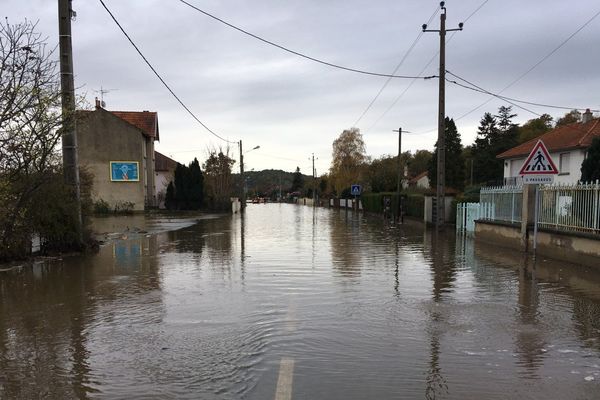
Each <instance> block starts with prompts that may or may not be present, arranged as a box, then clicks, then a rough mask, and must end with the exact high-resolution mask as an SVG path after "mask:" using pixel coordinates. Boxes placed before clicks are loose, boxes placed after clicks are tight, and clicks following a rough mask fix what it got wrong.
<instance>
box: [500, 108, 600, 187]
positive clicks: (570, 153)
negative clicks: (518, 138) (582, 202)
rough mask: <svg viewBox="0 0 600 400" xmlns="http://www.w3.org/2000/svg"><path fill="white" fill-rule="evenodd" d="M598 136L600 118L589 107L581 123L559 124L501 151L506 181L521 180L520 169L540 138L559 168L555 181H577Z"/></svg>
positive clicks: (599, 134)
mask: <svg viewBox="0 0 600 400" xmlns="http://www.w3.org/2000/svg"><path fill="white" fill-rule="evenodd" d="M596 136H600V119H598V118H594V117H593V115H592V113H591V111H590V110H589V109H588V110H586V112H585V113H584V114H583V115H582V120H581V122H577V123H573V124H569V125H564V126H560V127H558V128H555V129H553V130H551V131H549V132H547V133H545V134H543V135H542V136H540V137H537V138H535V139H532V140H530V141H528V142H525V143H522V144H520V145H518V146H516V147H513V148H512V149H509V150H506V151H505V152H503V153H501V154H498V156H497V157H498V158H500V159H502V160H504V183H505V184H507V185H511V184H516V183H519V181H520V177H519V171H520V170H521V167H522V166H523V163H524V162H525V159H526V158H527V156H528V155H529V153H530V152H531V150H532V149H533V147H534V146H535V144H536V143H537V142H538V140H541V141H543V142H544V144H545V145H546V148H547V149H548V152H549V153H550V157H552V159H553V160H554V163H555V164H556V167H557V168H558V171H559V174H558V176H556V178H555V180H554V182H555V183H559V184H574V183H577V182H578V181H579V179H580V178H581V164H582V163H583V160H585V158H586V155H587V149H588V148H589V147H590V146H591V144H592V139H593V138H594V137H596Z"/></svg>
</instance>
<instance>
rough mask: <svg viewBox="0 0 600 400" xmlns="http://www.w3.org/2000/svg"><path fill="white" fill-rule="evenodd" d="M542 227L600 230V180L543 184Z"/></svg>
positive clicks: (583, 230) (540, 219) (569, 229)
mask: <svg viewBox="0 0 600 400" xmlns="http://www.w3.org/2000/svg"><path fill="white" fill-rule="evenodd" d="M539 190H540V200H539V201H540V203H539V204H540V214H539V218H538V224H539V226H540V227H545V228H553V229H558V230H565V231H576V232H590V233H600V215H598V214H599V212H600V182H598V181H596V182H595V183H587V184H581V183H579V184H573V185H552V186H546V185H541V186H540V189H539Z"/></svg>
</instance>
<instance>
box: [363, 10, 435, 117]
mask: <svg viewBox="0 0 600 400" xmlns="http://www.w3.org/2000/svg"><path fill="white" fill-rule="evenodd" d="M438 12H439V8H438V7H436V8H435V10H434V12H433V14H431V17H429V20H428V21H427V24H430V23H431V21H433V19H434V18H435V16H436V15H437V13H438ZM423 33H424V32H423V31H422V30H421V31H420V32H419V34H418V35H417V37H416V39H415V40H414V41H413V42H412V44H411V45H410V47H409V48H408V50H407V51H406V53H405V54H404V57H402V59H401V60H400V62H399V63H398V65H396V68H394V71H393V72H392V75H394V74H395V73H396V72H397V71H398V69H400V67H401V66H402V64H404V61H406V59H407V58H408V56H409V55H410V53H411V52H412V51H413V50H414V48H415V46H416V45H417V43H418V42H419V40H420V39H421V37H422V36H423ZM419 75H420V74H419ZM391 80H392V78H391V77H389V78H387V79H386V80H385V82H384V84H383V86H382V87H381V89H379V91H378V92H377V94H376V95H375V97H374V98H373V100H371V102H370V103H369V105H368V106H367V108H365V110H364V111H363V112H362V114H360V117H358V118H357V120H356V122H354V124H353V125H352V126H357V125H358V123H359V122H360V120H361V119H362V118H363V117H364V116H365V114H366V113H367V112H368V111H369V110H370V109H371V107H372V106H373V104H375V101H377V99H378V98H379V96H380V95H381V93H383V91H384V90H385V88H386V87H387V85H388V84H389V83H390V82H391ZM414 81H415V79H413V82H414Z"/></svg>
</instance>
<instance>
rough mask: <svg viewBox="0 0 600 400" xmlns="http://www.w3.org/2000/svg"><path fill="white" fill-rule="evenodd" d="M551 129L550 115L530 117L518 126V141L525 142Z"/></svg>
mask: <svg viewBox="0 0 600 400" xmlns="http://www.w3.org/2000/svg"><path fill="white" fill-rule="evenodd" d="M550 129H552V117H551V116H550V115H548V114H542V115H541V116H540V117H538V118H534V119H530V120H529V121H527V122H526V123H524V124H523V125H522V126H521V127H520V128H519V138H518V143H525V142H527V141H528V140H531V139H535V138H536V137H538V136H541V135H543V134H544V133H546V132H548V131H549V130H550Z"/></svg>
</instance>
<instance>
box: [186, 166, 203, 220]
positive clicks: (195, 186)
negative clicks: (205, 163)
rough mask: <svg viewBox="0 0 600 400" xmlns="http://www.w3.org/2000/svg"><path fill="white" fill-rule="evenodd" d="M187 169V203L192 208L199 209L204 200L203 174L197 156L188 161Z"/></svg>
mask: <svg viewBox="0 0 600 400" xmlns="http://www.w3.org/2000/svg"><path fill="white" fill-rule="evenodd" d="M189 170H190V172H189V185H190V191H189V196H190V198H189V203H190V204H189V205H190V208H191V209H192V210H199V209H200V207H202V203H203V201H204V175H203V174H202V170H200V163H199V162H198V159H197V158H194V161H192V162H191V163H190V166H189Z"/></svg>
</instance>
